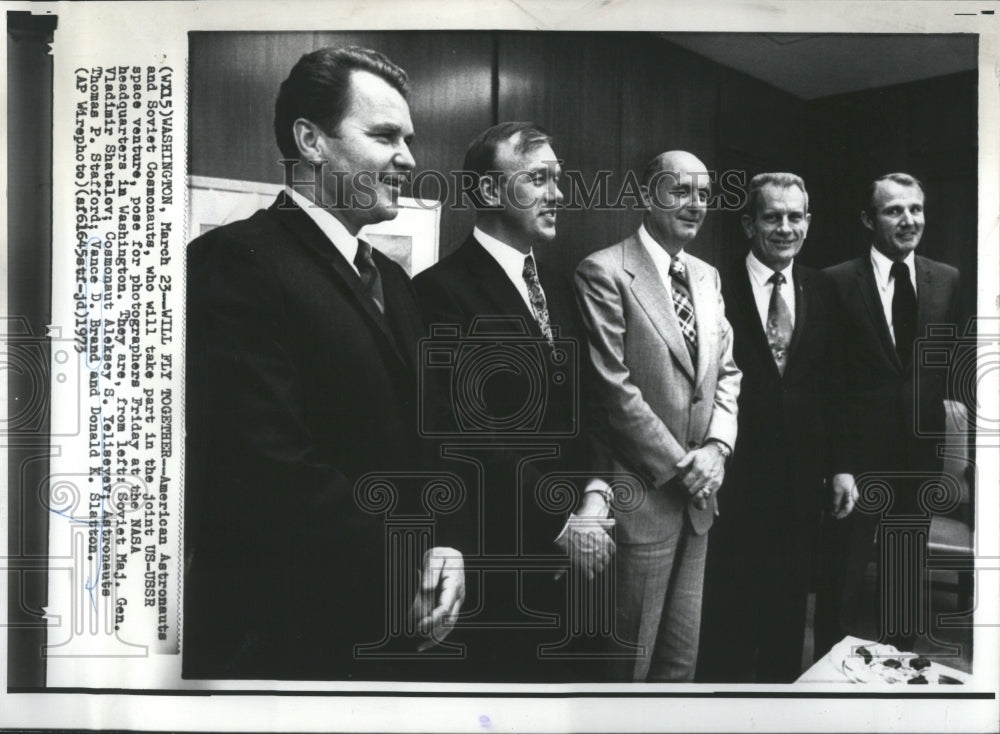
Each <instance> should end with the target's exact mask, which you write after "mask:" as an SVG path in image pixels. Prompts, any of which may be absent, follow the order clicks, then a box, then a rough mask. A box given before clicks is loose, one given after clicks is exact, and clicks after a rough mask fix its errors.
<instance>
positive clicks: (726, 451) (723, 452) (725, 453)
mask: <svg viewBox="0 0 1000 734" xmlns="http://www.w3.org/2000/svg"><path fill="white" fill-rule="evenodd" d="M708 443H709V444H711V445H712V446H714V447H715V450H716V451H718V452H719V455H720V456H722V460H723V461H727V460H728V459H729V457H730V456H732V455H733V450H732V449H731V448H729V447H728V446H727V445H726V444H724V443H722V441H719V440H717V439H714V438H712V439H709V441H708Z"/></svg>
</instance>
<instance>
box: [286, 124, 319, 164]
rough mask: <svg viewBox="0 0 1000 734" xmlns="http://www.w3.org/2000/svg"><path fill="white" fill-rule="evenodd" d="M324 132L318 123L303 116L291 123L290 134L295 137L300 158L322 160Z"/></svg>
mask: <svg viewBox="0 0 1000 734" xmlns="http://www.w3.org/2000/svg"><path fill="white" fill-rule="evenodd" d="M324 134H325V133H324V132H323V131H322V130H321V129H320V127H319V125H317V124H316V123H315V122H313V121H312V120H307V119H306V118H304V117H300V118H298V119H297V120H295V122H293V123H292V136H293V137H294V138H295V145H296V146H297V147H298V149H299V155H300V156H302V160H306V161H320V160H323V150H322V146H323V136H324Z"/></svg>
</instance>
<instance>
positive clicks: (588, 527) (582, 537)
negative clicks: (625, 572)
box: [556, 513, 615, 581]
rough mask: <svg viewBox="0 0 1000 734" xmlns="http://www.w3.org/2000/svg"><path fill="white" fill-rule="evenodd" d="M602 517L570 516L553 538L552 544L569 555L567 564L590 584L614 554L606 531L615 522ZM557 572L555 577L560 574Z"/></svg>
mask: <svg viewBox="0 0 1000 734" xmlns="http://www.w3.org/2000/svg"><path fill="white" fill-rule="evenodd" d="M606 515H607V513H604V514H603V515H590V516H584V515H570V517H569V520H567V521H566V526H565V527H564V528H563V531H562V532H561V533H560V534H559V537H558V538H556V545H557V546H559V547H560V548H562V549H563V550H564V551H565V552H566V554H567V555H568V556H569V561H570V563H572V564H573V566H574V567H575V568H577V569H580V570H582V571H583V572H584V573H586V574H587V578H588V579H589V580H591V581H593V580H594V576H595V575H596V574H598V573H600V572H601V571H603V570H604V569H605V568H607V565H608V564H609V563H610V562H611V556H613V555H614V552H615V541H614V540H612V539H611V536H610V535H608V530H610V529H611V528H613V527H614V526H615V521H614V520H613V519H611V518H608V517H607V516H606ZM562 573H563V572H562V571H560V572H559V573H558V574H557V575H556V578H559V577H560V576H561V575H562Z"/></svg>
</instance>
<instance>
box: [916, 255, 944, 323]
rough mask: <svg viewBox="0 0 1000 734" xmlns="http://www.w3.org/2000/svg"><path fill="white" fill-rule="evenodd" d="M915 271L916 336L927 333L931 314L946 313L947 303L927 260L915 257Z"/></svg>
mask: <svg viewBox="0 0 1000 734" xmlns="http://www.w3.org/2000/svg"><path fill="white" fill-rule="evenodd" d="M913 264H914V267H915V268H916V271H917V338H918V339H919V338H920V337H922V336H926V335H927V327H928V326H929V325H931V321H932V314H943V313H947V308H948V305H947V304H946V303H945V302H944V298H943V294H942V291H941V289H940V288H938V287H937V283H936V281H935V278H934V273H933V272H932V271H931V269H930V268H929V267H927V261H926V260H925V259H924V258H922V257H919V256H918V257H915V258H914V261H913Z"/></svg>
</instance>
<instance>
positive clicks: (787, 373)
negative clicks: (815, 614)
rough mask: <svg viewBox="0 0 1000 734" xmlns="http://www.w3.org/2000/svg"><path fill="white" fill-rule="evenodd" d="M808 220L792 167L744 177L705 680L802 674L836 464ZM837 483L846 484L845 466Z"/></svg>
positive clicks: (830, 289)
mask: <svg viewBox="0 0 1000 734" xmlns="http://www.w3.org/2000/svg"><path fill="white" fill-rule="evenodd" d="M809 220H810V215H809V195H808V193H807V192H806V188H805V184H804V183H803V181H802V179H801V178H800V177H798V176H796V175H794V174H791V173H761V174H758V175H757V176H754V177H753V179H752V180H751V181H750V185H749V187H748V189H747V201H746V208H745V210H744V214H743V215H742V217H741V222H742V224H743V230H744V232H746V235H747V237H748V238H749V240H750V252H749V253H748V254H747V256H746V258H744V259H742V260H740V261H738V262H737V263H736V264H735V265H734V266H733V267H732V269H731V270H729V272H727V273H726V274H725V276H724V277H723V280H722V295H723V298H724V300H725V303H726V317H727V319H728V320H729V323H730V324H731V325H732V327H733V359H734V360H735V361H736V364H738V365H739V366H740V369H741V370H742V371H743V383H742V385H741V387H740V398H739V433H738V438H737V440H736V447H735V450H734V452H733V460H732V463H731V465H730V467H729V470H728V471H727V472H726V480H725V483H724V484H723V487H722V490H721V491H720V497H719V507H720V509H719V517H718V518H716V521H715V526H714V527H713V530H712V533H711V537H710V538H709V543H708V560H707V564H706V571H705V601H704V616H703V617H702V627H701V645H700V648H699V657H698V679H699V680H703V681H706V682H739V683H791V682H792V681H794V680H795V679H796V678H797V677H798V676H799V674H800V673H801V661H802V643H803V637H804V634H805V620H806V596H807V594H808V590H809V580H810V572H811V570H812V561H813V560H815V557H816V551H817V548H816V547H814V546H815V540H816V537H817V535H818V533H819V527H820V514H821V512H822V510H823V506H824V504H825V503H824V502H823V497H824V493H823V485H824V478H826V477H832V476H833V475H834V474H837V470H838V468H839V464H838V461H839V458H838V456H837V446H838V443H839V429H838V427H837V422H836V416H837V411H838V410H840V409H841V400H842V398H841V396H840V391H839V389H838V387H837V386H838V385H839V377H840V372H841V369H842V364H841V359H840V357H841V348H840V345H839V342H838V340H837V338H836V335H837V333H838V329H839V326H838V323H837V314H836V304H837V295H836V293H835V291H834V286H833V282H832V281H831V280H830V278H829V276H827V275H825V274H823V273H821V272H819V271H817V270H813V269H811V268H807V267H803V266H802V265H800V264H798V263H797V262H795V256H796V255H797V254H798V253H799V251H800V250H801V249H802V245H803V243H804V242H805V240H806V234H807V233H808V230H809ZM836 483H837V486H846V487H848V488H850V486H851V485H852V484H853V482H852V480H851V478H850V477H846V476H838V477H837V478H836ZM844 501H845V502H847V503H849V502H850V494H849V493H848V494H847V496H846V498H845V499H844ZM837 511H838V512H839V513H841V514H846V512H849V511H850V506H849V504H848V505H847V506H843V507H838V508H837Z"/></svg>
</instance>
